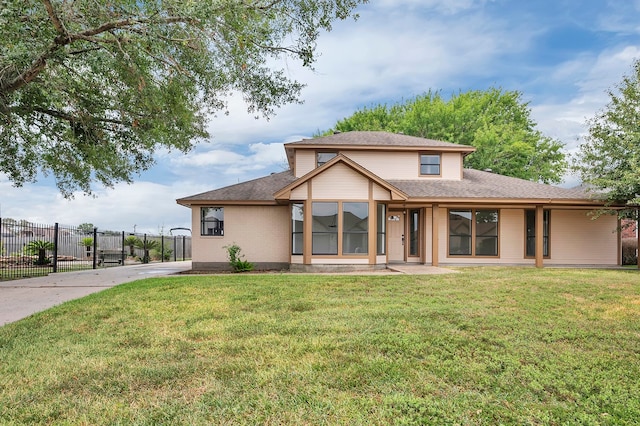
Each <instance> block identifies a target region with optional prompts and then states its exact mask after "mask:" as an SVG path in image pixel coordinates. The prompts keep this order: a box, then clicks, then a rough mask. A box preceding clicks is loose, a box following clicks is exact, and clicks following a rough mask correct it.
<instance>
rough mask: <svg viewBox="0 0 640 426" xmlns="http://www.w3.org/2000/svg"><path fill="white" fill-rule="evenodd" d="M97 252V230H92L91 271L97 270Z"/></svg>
mask: <svg viewBox="0 0 640 426" xmlns="http://www.w3.org/2000/svg"><path fill="white" fill-rule="evenodd" d="M97 252H98V228H93V269H97V259H96V253H97Z"/></svg>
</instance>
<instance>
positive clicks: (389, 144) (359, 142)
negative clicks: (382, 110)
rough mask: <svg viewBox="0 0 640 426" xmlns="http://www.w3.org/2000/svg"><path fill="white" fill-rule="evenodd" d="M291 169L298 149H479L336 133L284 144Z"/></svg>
mask: <svg viewBox="0 0 640 426" xmlns="http://www.w3.org/2000/svg"><path fill="white" fill-rule="evenodd" d="M284 148H285V151H286V154H287V160H288V161H289V166H291V167H293V152H294V149H296V148H308V149H314V148H317V149H335V150H340V149H345V148H349V149H365V150H367V149H369V150H380V149H393V150H396V151H397V150H405V151H406V150H411V151H419V150H437V151H453V152H461V153H464V154H465V155H466V154H469V153H471V152H474V151H475V150H476V149H475V148H474V147H472V146H467V145H460V144H457V143H451V142H443V141H437V140H434V139H426V138H419V137H416V136H409V135H403V134H400V133H389V132H360V131H354V132H344V133H334V134H333V135H329V136H322V137H318V138H313V139H303V140H301V141H298V142H290V143H286V144H284Z"/></svg>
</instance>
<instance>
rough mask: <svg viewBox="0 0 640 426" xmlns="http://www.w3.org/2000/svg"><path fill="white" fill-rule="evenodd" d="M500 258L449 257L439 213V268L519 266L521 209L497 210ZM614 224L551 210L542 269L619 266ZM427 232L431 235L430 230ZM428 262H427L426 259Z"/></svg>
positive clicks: (444, 212) (443, 213)
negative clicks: (551, 267) (548, 249)
mask: <svg viewBox="0 0 640 426" xmlns="http://www.w3.org/2000/svg"><path fill="white" fill-rule="evenodd" d="M499 226H500V228H499V242H498V244H499V248H498V250H499V257H498V258H493V257H484V258H483V257H477V258H475V257H458V256H448V238H449V234H448V232H449V231H448V209H445V208H441V209H440V224H439V236H440V239H439V243H440V245H439V247H438V249H439V250H438V253H439V257H440V258H439V261H440V264H443V265H445V264H522V265H533V264H535V259H532V258H525V219H524V210H523V209H500V224H499ZM616 227H617V220H616V218H615V217H613V216H602V217H601V218H599V219H598V220H595V221H594V220H591V217H590V216H588V212H587V211H584V210H552V211H551V231H550V252H551V253H550V254H551V256H550V258H545V259H544V262H543V263H544V264H545V265H616V264H617V262H618V240H617V233H616ZM426 232H431V230H430V228H429V229H427V230H426ZM426 261H427V262H430V259H429V258H427V260H426Z"/></svg>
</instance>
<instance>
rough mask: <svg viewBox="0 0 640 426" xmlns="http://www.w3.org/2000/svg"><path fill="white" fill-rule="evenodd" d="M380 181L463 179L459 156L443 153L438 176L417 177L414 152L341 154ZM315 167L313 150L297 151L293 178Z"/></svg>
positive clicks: (357, 152) (417, 168)
mask: <svg viewBox="0 0 640 426" xmlns="http://www.w3.org/2000/svg"><path fill="white" fill-rule="evenodd" d="M340 153H341V154H343V155H344V156H346V157H348V158H349V159H351V160H353V161H355V162H356V163H358V164H360V165H361V166H362V167H364V168H365V169H367V170H369V171H370V172H372V173H374V174H376V175H377V176H379V177H381V178H382V179H438V178H441V179H451V180H460V179H462V155H461V154H460V153H457V152H444V153H442V155H441V176H420V152H417V151H406V152H403V151H400V152H393V151H340ZM315 168H316V151H315V150H312V149H309V150H297V151H296V153H295V174H296V177H301V176H304V175H305V174H307V173H309V172H310V171H312V170H313V169H315Z"/></svg>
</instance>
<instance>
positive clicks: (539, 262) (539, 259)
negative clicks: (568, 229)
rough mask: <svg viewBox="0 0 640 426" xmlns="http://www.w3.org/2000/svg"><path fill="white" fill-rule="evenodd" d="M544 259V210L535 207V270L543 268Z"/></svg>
mask: <svg viewBox="0 0 640 426" xmlns="http://www.w3.org/2000/svg"><path fill="white" fill-rule="evenodd" d="M543 259H544V210H543V209H542V205H537V206H536V268H542V267H543Z"/></svg>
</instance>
